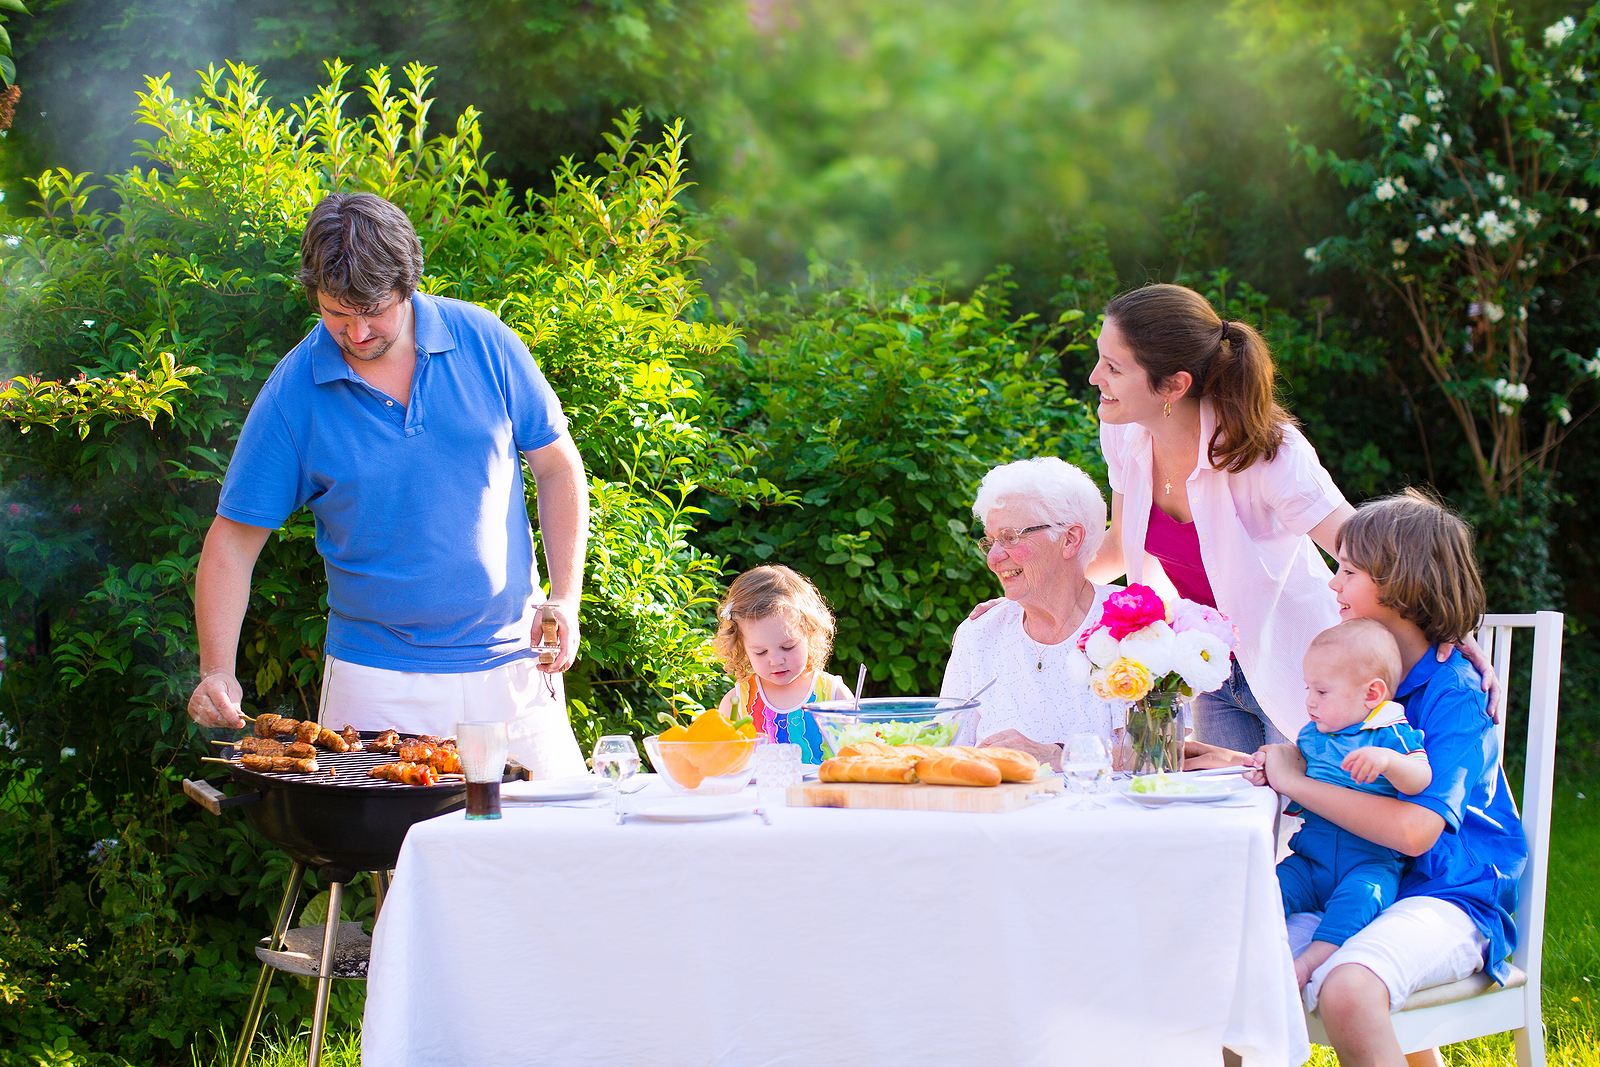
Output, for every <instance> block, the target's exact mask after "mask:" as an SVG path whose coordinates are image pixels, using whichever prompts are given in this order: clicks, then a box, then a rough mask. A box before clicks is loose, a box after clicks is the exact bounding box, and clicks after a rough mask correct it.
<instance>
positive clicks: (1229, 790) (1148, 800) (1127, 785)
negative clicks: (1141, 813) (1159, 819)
mask: <svg viewBox="0 0 1600 1067" xmlns="http://www.w3.org/2000/svg"><path fill="white" fill-rule="evenodd" d="M1194 773H1198V772H1194ZM1169 777H1172V778H1177V779H1178V780H1179V781H1182V782H1184V783H1185V784H1188V785H1194V786H1196V787H1198V788H1199V790H1200V792H1198V793H1135V792H1134V791H1133V781H1126V782H1118V783H1117V792H1119V793H1121V794H1122V795H1123V796H1125V797H1127V798H1128V799H1129V800H1131V801H1133V802H1134V803H1135V804H1143V805H1145V806H1146V807H1152V808H1153V807H1160V806H1161V805H1163V804H1212V803H1215V802H1216V801H1219V800H1228V799H1230V798H1232V797H1236V796H1239V795H1240V794H1242V793H1244V792H1245V788H1254V787H1245V788H1241V786H1244V782H1243V780H1242V779H1237V778H1235V779H1232V780H1231V781H1230V780H1229V779H1223V780H1221V781H1218V780H1217V779H1216V778H1200V779H1198V780H1197V779H1195V778H1193V777H1190V776H1189V775H1182V776H1180V775H1171V776H1169Z"/></svg>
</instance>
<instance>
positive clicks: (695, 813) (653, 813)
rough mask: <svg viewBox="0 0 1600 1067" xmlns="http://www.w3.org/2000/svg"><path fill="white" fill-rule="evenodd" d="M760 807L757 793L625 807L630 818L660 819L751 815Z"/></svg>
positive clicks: (702, 819)
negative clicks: (757, 801) (753, 795)
mask: <svg viewBox="0 0 1600 1067" xmlns="http://www.w3.org/2000/svg"><path fill="white" fill-rule="evenodd" d="M755 810H756V800H755V798H754V797H741V796H738V795H737V794H736V795H733V796H721V797H667V798H665V799H663V800H653V801H651V802H649V803H648V804H641V805H640V806H639V807H637V808H632V809H625V810H624V814H626V815H627V816H628V818H630V819H654V820H656V821H657V822H710V821H712V820H714V819H731V818H733V817H734V816H735V815H749V814H750V813H751V812H753V811H755Z"/></svg>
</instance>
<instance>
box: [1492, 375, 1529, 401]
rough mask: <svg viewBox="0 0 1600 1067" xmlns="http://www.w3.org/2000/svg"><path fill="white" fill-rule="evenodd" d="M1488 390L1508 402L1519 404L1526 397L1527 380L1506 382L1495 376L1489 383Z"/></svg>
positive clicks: (1525, 399)
mask: <svg viewBox="0 0 1600 1067" xmlns="http://www.w3.org/2000/svg"><path fill="white" fill-rule="evenodd" d="M1489 391H1490V392H1492V393H1494V395H1495V396H1497V397H1499V398H1500V399H1501V400H1504V401H1506V402H1507V403H1509V404H1521V403H1524V402H1526V401H1527V399H1528V383H1527V382H1508V381H1506V380H1505V379H1504V378H1496V379H1495V380H1494V381H1492V382H1490V383H1489Z"/></svg>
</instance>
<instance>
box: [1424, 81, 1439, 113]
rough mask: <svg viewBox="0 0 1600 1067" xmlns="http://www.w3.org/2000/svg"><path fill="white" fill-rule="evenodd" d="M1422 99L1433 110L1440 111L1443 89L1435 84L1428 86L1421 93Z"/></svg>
mask: <svg viewBox="0 0 1600 1067" xmlns="http://www.w3.org/2000/svg"><path fill="white" fill-rule="evenodd" d="M1422 99H1423V100H1424V101H1426V102H1427V105H1428V106H1429V107H1431V108H1433V110H1435V111H1440V110H1442V109H1443V108H1444V90H1443V89H1441V88H1439V87H1438V86H1437V85H1430V86H1428V88H1427V90H1426V91H1425V92H1424V93H1423V94H1422Z"/></svg>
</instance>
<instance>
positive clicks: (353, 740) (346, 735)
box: [336, 724, 362, 752]
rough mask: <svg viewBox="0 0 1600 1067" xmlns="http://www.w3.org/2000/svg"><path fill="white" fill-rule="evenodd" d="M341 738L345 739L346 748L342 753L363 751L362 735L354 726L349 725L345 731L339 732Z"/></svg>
mask: <svg viewBox="0 0 1600 1067" xmlns="http://www.w3.org/2000/svg"><path fill="white" fill-rule="evenodd" d="M339 736H340V737H341V738H343V739H344V745H345V747H344V749H343V750H342V751H346V752H360V751H361V749H362V744H361V735H360V734H359V733H357V732H356V728H355V727H354V726H350V725H348V724H347V725H346V726H345V728H344V729H343V730H340V731H339ZM336 751H337V750H336Z"/></svg>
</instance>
